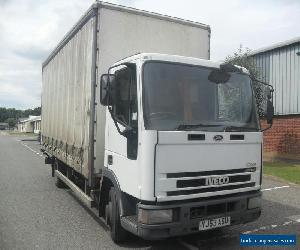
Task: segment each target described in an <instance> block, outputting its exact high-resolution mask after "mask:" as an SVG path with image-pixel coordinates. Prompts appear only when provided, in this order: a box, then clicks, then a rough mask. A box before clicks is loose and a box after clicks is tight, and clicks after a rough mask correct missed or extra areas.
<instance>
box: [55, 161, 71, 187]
mask: <svg viewBox="0 0 300 250" xmlns="http://www.w3.org/2000/svg"><path fill="white" fill-rule="evenodd" d="M59 164H60V163H59V162H58V161H57V160H56V161H55V162H54V166H53V168H52V171H53V174H54V170H58V169H59V168H58V167H59ZM55 178H56V180H55V186H56V187H58V188H67V187H68V186H67V185H66V184H65V183H64V182H63V181H62V180H61V179H59V178H58V177H57V176H56V177H55Z"/></svg>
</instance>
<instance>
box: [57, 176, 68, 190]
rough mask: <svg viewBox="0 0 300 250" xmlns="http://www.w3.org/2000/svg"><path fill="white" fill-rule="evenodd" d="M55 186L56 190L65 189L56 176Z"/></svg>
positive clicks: (64, 185)
mask: <svg viewBox="0 0 300 250" xmlns="http://www.w3.org/2000/svg"><path fill="white" fill-rule="evenodd" d="M55 186H56V187H58V188H66V187H67V186H66V184H65V183H64V182H63V181H62V180H61V179H59V178H58V177H57V176H56V180H55Z"/></svg>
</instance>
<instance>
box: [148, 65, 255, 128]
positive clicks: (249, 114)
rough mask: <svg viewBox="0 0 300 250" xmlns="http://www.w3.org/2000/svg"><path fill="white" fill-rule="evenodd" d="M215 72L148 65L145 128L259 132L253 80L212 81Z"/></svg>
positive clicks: (243, 77)
mask: <svg viewBox="0 0 300 250" xmlns="http://www.w3.org/2000/svg"><path fill="white" fill-rule="evenodd" d="M212 70H214V69H212V68H206V67H200V66H191V65H185V64H174V63H167V62H147V63H146V64H145V65H144V70H143V102H144V121H145V128H146V129H150V130H168V131H170V130H202V131H258V129H259V123H258V119H257V114H256V108H255V100H254V96H253V90H252V86H251V80H250V77H249V76H248V75H246V74H241V73H230V78H229V80H228V81H227V82H226V83H218V84H216V83H214V82H211V81H209V80H208V76H209V74H210V73H211V71H212Z"/></svg>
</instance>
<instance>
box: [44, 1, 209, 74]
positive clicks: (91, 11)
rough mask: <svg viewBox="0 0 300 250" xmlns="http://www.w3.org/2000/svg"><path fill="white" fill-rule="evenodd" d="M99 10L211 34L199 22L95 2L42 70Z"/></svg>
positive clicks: (51, 55) (61, 42) (53, 52)
mask: <svg viewBox="0 0 300 250" xmlns="http://www.w3.org/2000/svg"><path fill="white" fill-rule="evenodd" d="M99 8H105V9H111V10H118V11H123V12H129V13H134V14H137V15H141V16H147V17H152V18H156V19H161V20H166V21H170V22H175V23H180V24H183V25H187V26H194V27H199V28H202V29H205V30H208V32H209V33H210V32H211V28H210V26H209V25H207V24H203V23H200V22H195V21H190V20H185V19H182V18H177V17H172V16H168V15H162V14H158V13H155V12H150V11H145V10H139V9H135V8H131V7H126V6H123V5H117V4H112V3H108V2H102V1H98V0H96V1H95V3H93V4H92V6H91V7H90V8H89V9H88V10H87V11H86V12H85V13H84V14H83V15H82V16H81V18H80V19H79V21H78V22H77V23H76V24H75V25H74V26H73V27H72V28H71V30H70V31H69V32H68V33H67V34H66V35H65V36H64V37H63V39H62V40H61V41H60V42H59V43H58V45H57V46H56V47H55V48H54V49H53V50H52V52H51V53H50V55H49V56H48V57H47V58H46V60H45V61H44V62H43V64H42V68H44V67H45V66H46V65H47V64H48V63H49V62H50V61H51V60H52V59H53V58H54V57H55V55H56V54H57V53H59V51H60V50H61V48H62V47H63V46H64V45H65V44H67V43H68V42H69V41H70V40H71V39H72V37H73V36H74V35H75V34H76V33H77V31H78V30H79V29H81V28H82V26H83V25H84V24H85V23H86V22H87V21H88V20H89V19H90V18H92V17H93V16H95V15H97V11H98V9H99Z"/></svg>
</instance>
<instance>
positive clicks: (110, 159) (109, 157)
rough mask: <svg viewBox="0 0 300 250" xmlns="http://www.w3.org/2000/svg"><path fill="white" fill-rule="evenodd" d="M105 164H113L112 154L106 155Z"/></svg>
mask: <svg viewBox="0 0 300 250" xmlns="http://www.w3.org/2000/svg"><path fill="white" fill-rule="evenodd" d="M107 164H108V165H112V164H113V156H112V155H108V156H107Z"/></svg>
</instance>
